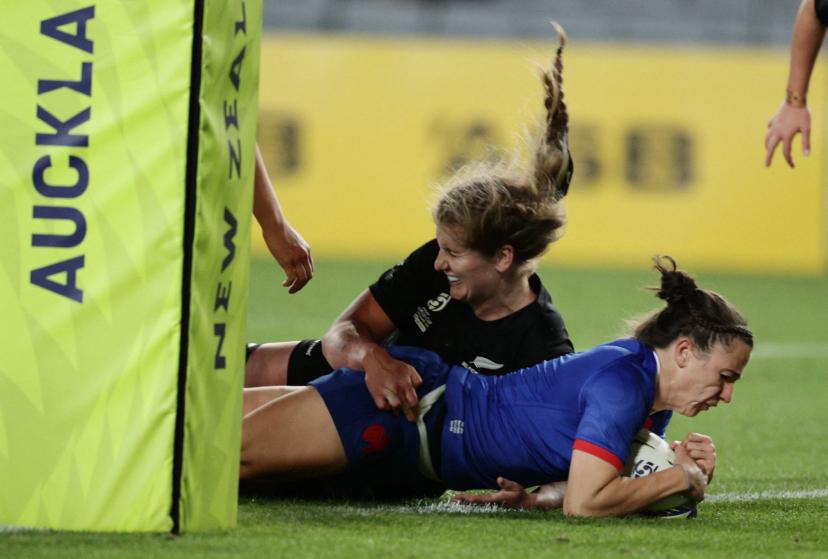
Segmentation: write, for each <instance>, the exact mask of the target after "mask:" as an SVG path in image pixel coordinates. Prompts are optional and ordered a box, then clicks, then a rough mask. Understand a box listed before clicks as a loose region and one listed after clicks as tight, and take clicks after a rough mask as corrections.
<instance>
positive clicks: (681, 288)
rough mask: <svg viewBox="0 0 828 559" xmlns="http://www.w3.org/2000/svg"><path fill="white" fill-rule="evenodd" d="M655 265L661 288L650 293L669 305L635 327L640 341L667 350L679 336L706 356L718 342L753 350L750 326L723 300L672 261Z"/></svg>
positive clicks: (661, 258) (662, 260)
mask: <svg viewBox="0 0 828 559" xmlns="http://www.w3.org/2000/svg"><path fill="white" fill-rule="evenodd" d="M653 261H654V262H655V269H656V270H658V271H659V272H660V273H661V286H659V287H651V288H650V289H652V290H654V291H656V292H657V293H656V295H657V296H658V298H659V299H663V300H665V301H667V305H666V306H665V307H664V308H662V309H661V310H659V311H656V312H654V313H652V314H651V315H650V316H649V317H647V318H645V319H644V320H642V321H641V322H640V323H639V324H638V325H637V326H636V327H635V334H634V335H635V337H636V338H637V339H638V340H639V341H641V342H642V343H644V344H646V345H648V346H650V347H654V348H664V347H667V346H668V345H670V344H671V343H672V342H673V340H675V339H676V338H678V337H679V336H687V337H689V338H691V339H692V340H693V342H694V343H695V344H696V346H697V347H698V348H699V350H701V351H703V352H706V351H708V350H709V349H711V348H712V347H713V346H714V345H715V344H716V343H717V342H722V343H724V344H725V345H730V344H731V343H732V342H733V341H734V340H735V339H737V338H738V339H741V340H742V341H743V342H745V343H746V344H747V345H748V347H753V333H752V332H751V331H750V330H749V329H748V327H747V322H746V321H745V319H744V318H743V317H742V315H741V314H739V311H737V310H736V308H735V307H734V306H733V305H731V304H730V303H729V302H727V300H725V298H724V297H722V296H721V295H719V294H718V293H716V292H714V291H709V290H707V289H701V288H699V287H698V286H697V285H696V282H695V280H694V279H693V278H692V277H690V275H689V274H687V273H686V272H684V271H682V270H679V269H678V268H677V266H676V261H675V260H674V259H673V258H672V257H670V256H655V257H653Z"/></svg>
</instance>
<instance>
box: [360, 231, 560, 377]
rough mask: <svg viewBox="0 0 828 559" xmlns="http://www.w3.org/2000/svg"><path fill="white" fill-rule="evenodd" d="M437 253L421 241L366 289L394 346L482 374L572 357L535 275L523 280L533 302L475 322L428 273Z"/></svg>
mask: <svg viewBox="0 0 828 559" xmlns="http://www.w3.org/2000/svg"><path fill="white" fill-rule="evenodd" d="M438 251H439V247H438V245H437V241H436V240H435V239H433V240H431V241H429V242H427V243H426V244H424V245H423V246H421V247H420V248H418V249H417V250H415V251H414V252H412V253H411V254H410V255H409V256H408V257H407V258H406V259H405V260H404V261H402V262H401V263H399V264H397V265H396V266H394V267H393V268H391V269H390V270H388V271H386V272H384V273H383V274H382V275H381V276H380V278H379V279H378V280H377V281H376V282H375V283H373V284H372V285H371V286H370V290H371V294H372V295H373V296H374V298H375V299H376V300H377V302H378V303H379V305H380V307H382V309H383V310H384V311H385V313H386V314H387V315H388V317H389V318H390V319H391V321H392V322H393V323H394V325H395V326H396V328H397V332H396V333H395V335H394V337H393V342H392V343H393V344H394V345H412V346H417V347H422V348H426V349H430V350H432V351H435V352H436V353H438V354H439V355H440V356H441V357H442V358H443V359H445V360H446V361H448V362H449V363H452V364H459V365H463V366H465V367H467V368H469V369H472V370H474V371H476V372H478V373H480V374H484V375H493V374H494V375H496V374H502V373H506V372H509V371H513V370H515V369H520V368H522V367H527V366H529V365H534V364H536V363H540V362H541V361H544V360H547V359H552V358H554V357H557V356H559V355H563V354H566V353H572V351H573V346H572V342H571V341H570V339H569V334H568V333H567V331H566V327H565V326H564V323H563V319H562V318H561V315H560V314H559V313H558V311H557V310H556V309H555V307H554V306H553V305H552V297H551V296H550V295H549V292H548V291H546V289H545V288H544V287H543V284H542V283H541V280H540V278H539V277H538V276H537V274H532V276H531V277H530V278H529V284H530V286H531V288H532V290H533V291H534V292H535V293H536V294H537V299H536V300H535V302H534V303H531V304H530V305H527V306H526V307H524V308H522V309H520V310H518V311H517V312H514V313H512V314H510V315H508V316H505V317H503V318H500V319H497V320H492V321H486V320H480V319H479V318H477V316H475V314H474V312H473V311H472V309H471V307H470V306H469V305H467V304H466V303H464V302H462V301H456V300H454V299H452V298H451V297H450V296H449V282H448V278H447V277H446V275H445V274H444V273H442V272H438V271H437V270H435V269H434V261H435V259H436V258H437V253H438Z"/></svg>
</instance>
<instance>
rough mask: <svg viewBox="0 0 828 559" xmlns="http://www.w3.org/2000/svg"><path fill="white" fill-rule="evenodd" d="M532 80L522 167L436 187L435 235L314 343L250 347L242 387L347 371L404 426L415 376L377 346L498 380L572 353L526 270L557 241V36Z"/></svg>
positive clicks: (463, 176) (485, 166)
mask: <svg viewBox="0 0 828 559" xmlns="http://www.w3.org/2000/svg"><path fill="white" fill-rule="evenodd" d="M556 29H557V30H558V33H559V36H560V47H559V48H558V52H557V56H556V58H555V62H554V64H553V66H552V68H550V69H549V70H548V71H546V72H545V73H544V74H543V76H542V81H543V86H544V91H545V106H546V119H545V126H544V128H543V130H542V131H541V134H540V135H539V138H538V140H537V145H536V148H535V154H534V158H533V162H532V164H531V165H530V166H529V168H528V169H527V168H523V167H522V166H520V165H517V164H509V165H507V164H503V163H501V164H493V163H478V164H476V165H473V166H471V167H468V168H466V169H464V170H463V171H461V172H459V173H458V174H457V175H455V176H454V177H453V178H452V179H451V180H449V182H448V184H447V185H445V187H444V190H443V194H442V196H441V197H440V199H439V201H438V202H437V204H436V206H435V208H434V212H433V216H434V220H435V222H436V224H437V238H436V239H435V240H432V241H429V242H428V243H426V244H425V245H423V246H422V247H420V248H419V249H417V250H415V251H414V252H413V253H412V254H411V255H409V256H408V258H406V259H405V261H403V262H402V263H400V264H398V265H397V266H394V267H393V268H391V269H390V270H388V271H386V272H385V273H383V274H382V276H381V277H380V278H379V279H378V280H377V281H376V282H375V283H374V284H373V285H371V287H370V288H369V289H368V290H365V291H364V292H363V293H361V294H360V295H359V296H358V297H357V299H356V300H355V301H354V302H353V303H352V304H351V305H350V306H349V307H348V308H347V309H346V310H345V312H344V313H343V314H342V315H341V316H340V317H339V318H337V319H336V321H335V322H334V324H333V325H332V326H331V327H330V329H329V330H328V332H327V333H326V334H325V336H324V337H323V338H322V340H321V341H320V340H305V341H302V342H298V343H297V342H287V343H274V344H264V345H262V346H258V347H256V346H254V348H253V349H254V351H253V352H252V354H250V355H249V359H248V363H247V367H246V372H245V386H248V387H253V386H272V385H277V386H279V385H285V384H287V385H304V384H306V383H308V382H309V381H311V380H313V379H315V378H317V377H319V376H321V375H323V374H326V373H328V372H330V371H331V370H332V369H333V368H341V367H348V368H352V369H357V370H360V371H365V380H366V383H367V386H368V389H369V391H370V393H371V395H372V396H373V399H374V402H375V404H376V406H377V407H379V408H380V409H391V408H394V409H396V408H400V407H401V408H402V409H403V410H404V411H405V414H406V415H407V416H408V418H409V419H411V420H414V419H415V415H416V414H415V410H416V405H417V392H416V388H417V387H419V386H420V384H421V382H422V379H421V377H420V375H419V374H418V372H417V371H416V370H415V368H414V367H412V366H411V365H410V364H408V363H406V362H405V361H404V360H401V359H399V358H398V357H395V356H394V355H392V354H390V353H389V352H388V351H387V350H386V347H385V346H386V345H387V342H388V339H389V337H391V336H392V334H393V335H394V340H393V343H394V344H396V345H403V344H404V345H411V346H417V347H422V348H426V349H430V350H432V351H435V352H436V353H438V354H439V355H440V356H441V357H442V358H443V359H444V360H446V361H448V362H449V363H452V364H462V365H463V366H464V367H466V368H468V369H472V370H474V371H476V372H478V373H481V374H484V375H486V374H502V373H504V372H506V371H510V370H515V369H518V368H521V367H525V366H528V365H531V364H534V363H538V362H540V361H542V360H544V359H552V358H554V357H557V356H559V355H563V354H566V353H570V352H571V351H573V346H572V342H571V341H570V340H569V335H568V334H567V331H566V328H565V327H564V323H563V320H562V319H561V316H560V314H559V313H558V311H557V310H556V309H555V307H554V306H553V304H552V298H551V296H550V295H549V293H548V292H547V290H546V289H545V288H544V286H543V284H542V283H541V280H540V278H539V277H538V276H537V274H535V268H536V262H537V259H538V258H539V257H540V256H541V255H542V254H543V253H544V252H545V251H546V249H547V247H548V246H549V244H550V243H551V242H553V241H554V240H555V239H557V238H558V237H559V236H560V233H561V228H562V226H563V224H564V219H565V218H564V212H563V208H562V207H561V204H560V199H561V198H562V197H563V196H564V195H565V194H566V192H567V189H568V186H569V182H570V179H571V176H572V169H573V167H572V159H571V157H570V155H569V147H568V143H567V131H568V119H569V117H568V114H567V109H566V105H565V103H564V99H563V90H562V78H561V72H562V58H561V54H562V48H563V45H564V43H565V35H564V34H563V30H562V29H560V28H559V27H557V26H556Z"/></svg>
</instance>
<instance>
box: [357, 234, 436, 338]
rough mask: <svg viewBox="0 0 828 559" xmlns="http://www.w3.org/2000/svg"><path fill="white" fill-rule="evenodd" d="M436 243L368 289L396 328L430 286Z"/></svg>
mask: <svg viewBox="0 0 828 559" xmlns="http://www.w3.org/2000/svg"><path fill="white" fill-rule="evenodd" d="M438 250H439V249H438V246H437V241H436V240H435V239H432V240H431V241H429V242H427V243H426V244H424V245H423V246H421V247H420V248H418V249H417V250H415V251H414V252H412V253H411V254H409V255H408V257H407V258H406V259H405V260H403V261H402V262H400V263H399V264H397V265H395V266H393V267H392V268H390V269H389V270H386V271H385V272H383V273H382V275H381V276H380V277H379V279H377V281H375V282H374V283H372V284H371V286H370V287H369V288H368V289H370V291H371V295H373V296H374V299H376V300H377V303H379V306H380V307H382V310H384V311H385V314H387V315H388V318H390V319H391V322H393V323H394V324H395V325H396V326H397V327H398V328H399V327H400V325H401V324H403V323H404V322H406V321H407V320H408V319H409V318H410V317H411V315H412V314H413V313H414V311H415V309H416V307H417V305H418V303H419V302H420V301H421V300H422V294H423V293H424V292H427V290H428V287H429V285H431V283H432V282H433V276H434V275H435V273H436V272H435V271H434V260H435V258H437V252H438Z"/></svg>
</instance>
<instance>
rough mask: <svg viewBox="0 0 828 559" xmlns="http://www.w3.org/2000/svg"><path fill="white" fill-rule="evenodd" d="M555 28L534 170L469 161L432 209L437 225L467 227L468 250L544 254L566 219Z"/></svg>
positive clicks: (565, 147) (526, 256)
mask: <svg viewBox="0 0 828 559" xmlns="http://www.w3.org/2000/svg"><path fill="white" fill-rule="evenodd" d="M553 26H554V27H555V30H556V31H557V32H558V37H559V46H558V50H557V54H556V56H555V60H554V62H553V64H552V66H551V67H550V68H549V69H547V70H545V71H543V73H542V76H541V81H542V83H543V88H544V93H545V98H544V105H545V107H546V118H545V125H544V127H543V129H542V131H541V132H540V133H539V134H538V135H537V138H536V139H535V141H534V143H535V148H534V157H533V163H532V165H531V169H525V168H522V167H523V166H521V165H518V164H514V163H510V164H505V163H502V162H500V163H491V162H478V163H474V164H471V165H467V166H466V167H464V168H463V169H461V170H460V171H458V172H457V173H455V175H454V176H453V177H451V178H450V179H449V180H448V182H447V183H446V184H445V185H444V186H443V188H442V195H441V196H440V198H439V200H438V201H437V203H436V204H435V206H434V210H433V217H434V221H435V222H436V223H437V224H438V225H454V226H459V227H461V228H462V229H463V231H464V233H465V244H466V246H468V247H469V248H471V249H474V250H477V251H479V252H481V253H482V254H484V255H486V256H493V255H494V254H495V253H496V252H497V250H498V249H500V248H501V247H503V246H505V245H511V246H512V248H513V249H514V252H515V261H516V263H518V264H521V263H523V262H525V261H527V260H531V259H534V258H537V257H538V256H540V255H541V254H543V253H544V252H545V251H546V248H547V247H548V246H549V244H550V243H552V242H553V241H555V240H557V239H558V238H559V237H560V235H561V232H562V227H563V225H564V223H565V222H566V216H565V212H564V209H563V206H562V205H561V203H560V200H561V198H563V196H564V195H565V194H566V192H567V190H568V188H569V181H570V180H571V177H572V158H571V156H570V154H569V144H568V140H567V135H568V127H569V115H568V114H567V108H566V103H565V102H564V96H563V78H562V72H563V58H562V54H563V47H564V45H565V44H566V34H565V33H564V30H563V29H562V28H561V27H560V26H559V25H558V24H557V23H554V22H553Z"/></svg>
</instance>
